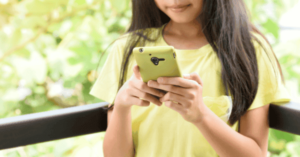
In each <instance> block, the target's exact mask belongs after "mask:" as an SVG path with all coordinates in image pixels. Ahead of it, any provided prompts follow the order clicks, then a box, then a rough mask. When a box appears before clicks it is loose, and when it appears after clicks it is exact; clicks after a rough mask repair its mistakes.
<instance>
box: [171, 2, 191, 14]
mask: <svg viewBox="0 0 300 157" xmlns="http://www.w3.org/2000/svg"><path fill="white" fill-rule="evenodd" d="M189 6H190V4H189V5H184V6H182V5H181V6H172V7H169V9H170V10H171V11H173V12H177V13H178V12H183V11H184V10H186V9H187V8H188V7H189Z"/></svg>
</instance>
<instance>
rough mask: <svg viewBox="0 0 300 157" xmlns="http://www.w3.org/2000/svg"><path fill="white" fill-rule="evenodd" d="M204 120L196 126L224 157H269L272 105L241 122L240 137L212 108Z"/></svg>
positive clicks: (264, 107)
mask: <svg viewBox="0 0 300 157" xmlns="http://www.w3.org/2000/svg"><path fill="white" fill-rule="evenodd" d="M203 109H204V110H205V113H206V114H205V115H204V117H203V120H202V121H201V122H198V123H194V124H195V125H196V127H197V128H198V129H199V130H200V131H201V133H202V134H203V136H204V137H205V138H206V139H207V141H208V142H209V143H210V144H211V146H212V147H213V148H214V150H215V151H216V152H217V154H219V155H220V156H221V157H235V156H236V157H240V156H243V157H247V156H249V157H266V156H267V150H268V131H269V125H268V110H269V105H265V106H263V107H260V108H257V109H253V110H250V111H248V112H246V114H245V115H243V116H242V117H241V119H240V133H238V132H236V131H234V130H232V128H230V127H229V126H228V125H227V124H226V123H224V122H223V121H222V120H221V119H220V118H219V117H218V116H217V115H215V114H214V113H213V112H212V111H211V110H210V109H209V108H207V107H204V108H203Z"/></svg>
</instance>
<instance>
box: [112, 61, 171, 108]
mask: <svg viewBox="0 0 300 157" xmlns="http://www.w3.org/2000/svg"><path fill="white" fill-rule="evenodd" d="M164 94H165V93H163V92H161V91H160V90H157V89H154V88H150V87H148V86H147V83H144V82H143V80H142V78H141V75H140V71H139V67H138V66H137V65H134V66H133V75H132V76H131V78H130V79H129V80H127V81H126V82H125V83H124V85H123V86H122V87H121V88H120V90H119V91H118V93H117V96H116V100H115V104H116V106H115V107H126V108H130V107H131V106H132V105H138V106H149V105H150V102H152V103H154V104H156V105H158V106H161V105H162V102H160V101H159V99H157V98H155V97H154V95H155V96H157V97H159V98H160V97H162V96H164ZM140 98H142V99H144V100H142V99H140Z"/></svg>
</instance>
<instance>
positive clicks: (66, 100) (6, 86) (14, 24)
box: [0, 0, 300, 157]
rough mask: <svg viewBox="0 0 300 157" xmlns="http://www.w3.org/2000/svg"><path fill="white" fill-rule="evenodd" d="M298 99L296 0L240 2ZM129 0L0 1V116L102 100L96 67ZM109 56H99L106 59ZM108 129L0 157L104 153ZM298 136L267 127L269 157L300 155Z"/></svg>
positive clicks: (124, 19) (121, 25) (121, 26)
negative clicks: (94, 91) (94, 90)
mask: <svg viewBox="0 0 300 157" xmlns="http://www.w3.org/2000/svg"><path fill="white" fill-rule="evenodd" d="M245 2H246V4H247V6H248V8H249V13H250V14H251V20H252V22H253V23H254V24H255V25H256V26H257V27H258V28H259V30H261V31H262V32H263V33H264V34H265V35H266V36H267V38H268V39H269V41H270V42H271V44H272V46H273V48H274V51H275V53H276V56H277V57H278V59H279V62H280V63H281V67H282V70H283V74H284V76H285V79H286V87H287V88H288V90H289V91H290V93H291V95H292V97H293V101H297V102H300V101H299V100H300V95H299V87H300V85H299V81H300V1H299V0H274V1H272V0H245ZM130 17H131V6H130V3H129V0H98V1H96V0H0V95H1V96H0V118H5V117H12V116H19V115H23V114H29V113H35V112H43V111H49V110H56V109H60V108H65V107H71V106H78V105H84V104H91V103H96V102H99V101H100V100H98V99H96V98H94V97H93V96H91V95H89V94H88V93H89V90H90V88H91V86H92V84H93V82H94V81H95V78H96V77H97V73H98V72H99V71H100V70H101V67H102V65H103V63H104V61H105V58H104V59H103V60H102V61H101V63H100V65H99V67H98V68H97V64H98V61H99V58H100V55H101V54H102V52H103V51H104V49H105V48H107V47H108V45H109V44H110V43H111V42H112V41H113V40H115V39H116V38H117V37H119V35H120V34H122V33H124V31H125V30H126V28H127V27H128V25H129V22H130ZM106 56H107V54H105V55H104V57H106ZM104 134H105V132H101V133H94V134H89V135H84V136H78V137H74V138H67V139H63V140H56V141H50V142H44V143H40V144H34V145H28V146H24V147H18V148H13V149H6V150H2V151H0V157H62V156H64V157H68V156H72V157H74V156H75V157H77V156H78V157H83V156H84V157H101V156H103V153H102V143H103V142H102V141H103V137H104ZM299 148H300V136H296V135H293V134H288V133H284V132H280V131H276V130H273V129H270V135H269V152H270V153H269V155H270V156H272V157H279V156H280V157H286V156H291V157H297V156H300V149H299Z"/></svg>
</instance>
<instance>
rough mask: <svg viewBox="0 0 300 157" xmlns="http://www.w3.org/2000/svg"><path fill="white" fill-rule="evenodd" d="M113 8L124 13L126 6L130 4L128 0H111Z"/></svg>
mask: <svg viewBox="0 0 300 157" xmlns="http://www.w3.org/2000/svg"><path fill="white" fill-rule="evenodd" d="M110 2H111V5H112V8H113V9H114V10H115V11H116V12H117V13H122V12H124V11H125V9H126V7H127V6H128V3H129V2H128V0H111V1H110Z"/></svg>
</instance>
